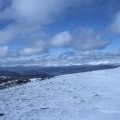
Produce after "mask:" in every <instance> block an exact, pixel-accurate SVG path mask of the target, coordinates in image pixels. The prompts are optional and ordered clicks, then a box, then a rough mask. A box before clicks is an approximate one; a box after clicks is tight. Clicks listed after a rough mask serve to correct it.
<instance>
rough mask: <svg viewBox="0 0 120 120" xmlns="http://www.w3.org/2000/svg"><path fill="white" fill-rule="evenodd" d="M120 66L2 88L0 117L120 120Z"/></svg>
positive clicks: (10, 119)
mask: <svg viewBox="0 0 120 120" xmlns="http://www.w3.org/2000/svg"><path fill="white" fill-rule="evenodd" d="M119 74H120V68H117V69H113V70H103V71H94V72H86V73H79V74H71V75H62V76H58V77H55V78H52V79H49V80H45V81H33V82H31V83H28V84H24V85H21V86H15V87H12V88H8V89H4V90H1V91H0V113H1V114H4V115H3V116H2V115H1V116H0V120H120V75H119Z"/></svg>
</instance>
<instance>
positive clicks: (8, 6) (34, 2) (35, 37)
mask: <svg viewBox="0 0 120 120" xmlns="http://www.w3.org/2000/svg"><path fill="white" fill-rule="evenodd" d="M119 38H120V1H119V0H26V1H25V0H20V1H18V0H0V64H1V65H3V64H10V65H11V64H13V65H14V62H13V61H14V60H16V61H18V63H17V62H15V64H24V61H27V60H28V63H29V62H30V61H31V64H32V61H35V59H37V60H38V61H39V59H42V58H41V56H47V57H48V56H51V57H52V58H54V57H55V56H57V57H58V58H59V57H60V56H62V55H63V54H66V56H67V55H68V52H74V53H75V55H78V54H82V56H83V58H84V57H85V55H86V54H84V53H86V52H87V53H100V54H101V53H102V54H105V53H109V55H110V56H112V55H113V53H114V54H115V55H116V56H117V57H119V54H118V53H119V51H120V40H119ZM35 56H36V57H35ZM87 56H91V54H89V55H88V54H87ZM47 57H46V59H47ZM51 57H50V58H51ZM68 57H69V56H68ZM97 57H98V54H97V55H96V58H97ZM38 58H39V59H38ZM58 58H56V59H58ZM90 58H91V57H90ZM106 59H107V58H106ZM29 60H30V61H29ZM25 63H26V62H25ZM37 63H38V64H39V62H37Z"/></svg>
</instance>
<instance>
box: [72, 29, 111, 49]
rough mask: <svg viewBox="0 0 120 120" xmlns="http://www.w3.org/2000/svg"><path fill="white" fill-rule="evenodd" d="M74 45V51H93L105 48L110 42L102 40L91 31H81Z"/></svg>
mask: <svg viewBox="0 0 120 120" xmlns="http://www.w3.org/2000/svg"><path fill="white" fill-rule="evenodd" d="M74 43H75V44H74V47H75V49H80V50H95V49H103V48H105V47H106V46H108V45H109V43H110V42H109V41H107V40H102V38H101V36H100V35H99V34H97V33H96V32H95V31H93V30H92V29H81V30H80V32H79V35H77V37H76V41H74Z"/></svg>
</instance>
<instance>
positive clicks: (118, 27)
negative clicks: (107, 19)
mask: <svg viewBox="0 0 120 120" xmlns="http://www.w3.org/2000/svg"><path fill="white" fill-rule="evenodd" d="M108 29H109V31H111V32H112V33H114V34H118V35H120V11H119V12H118V13H117V14H116V15H115V18H114V20H113V22H112V23H111V25H110V26H109V27H108Z"/></svg>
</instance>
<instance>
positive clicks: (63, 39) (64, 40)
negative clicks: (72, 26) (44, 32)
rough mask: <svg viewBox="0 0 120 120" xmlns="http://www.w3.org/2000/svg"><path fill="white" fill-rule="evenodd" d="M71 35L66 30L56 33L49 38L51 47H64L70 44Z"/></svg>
mask: <svg viewBox="0 0 120 120" xmlns="http://www.w3.org/2000/svg"><path fill="white" fill-rule="evenodd" d="M71 41H72V36H71V34H70V33H69V32H68V31H64V32H61V33H58V34H57V35H55V36H54V37H53V38H52V39H51V44H52V46H53V47H66V46H68V45H70V44H71Z"/></svg>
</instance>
